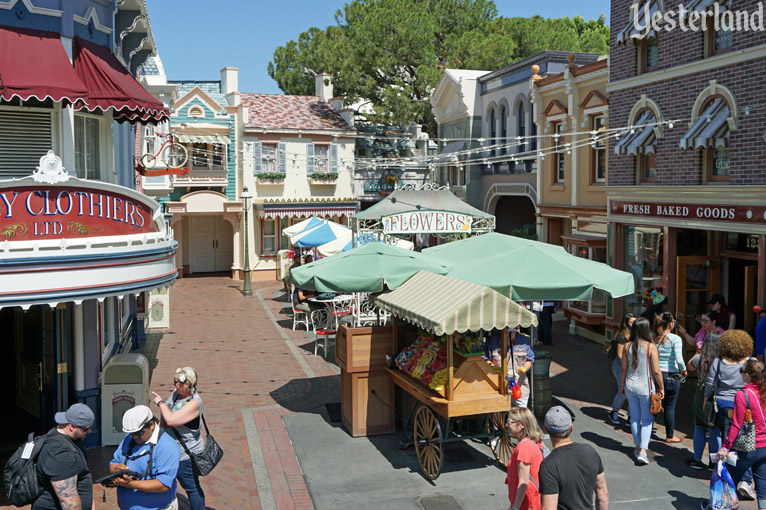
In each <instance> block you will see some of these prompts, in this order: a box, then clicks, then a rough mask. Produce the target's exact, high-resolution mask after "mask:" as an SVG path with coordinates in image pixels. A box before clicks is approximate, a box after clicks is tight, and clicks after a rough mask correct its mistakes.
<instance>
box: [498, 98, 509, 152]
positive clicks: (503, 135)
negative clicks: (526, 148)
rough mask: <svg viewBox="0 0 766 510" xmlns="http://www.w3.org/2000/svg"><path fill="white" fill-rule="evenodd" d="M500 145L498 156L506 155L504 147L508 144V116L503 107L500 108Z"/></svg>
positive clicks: (506, 149)
mask: <svg viewBox="0 0 766 510" xmlns="http://www.w3.org/2000/svg"><path fill="white" fill-rule="evenodd" d="M500 143H502V144H503V146H502V147H501V149H500V154H506V153H507V152H508V148H507V147H506V144H507V143H508V115H507V113H506V111H505V105H503V106H501V107H500Z"/></svg>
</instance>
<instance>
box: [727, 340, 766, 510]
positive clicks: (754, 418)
mask: <svg viewBox="0 0 766 510" xmlns="http://www.w3.org/2000/svg"><path fill="white" fill-rule="evenodd" d="M735 331H736V330H735ZM741 372H742V378H743V379H744V381H745V383H746V384H745V387H744V388H743V389H742V390H740V391H738V392H737V395H736V397H734V416H733V418H732V423H731V427H729V433H728V435H727V437H726V438H725V439H724V441H723V446H722V447H721V449H720V450H718V457H719V459H725V458H726V456H727V455H728V453H729V450H736V451H737V452H738V455H739V457H738V459H737V465H736V466H731V467H730V468H729V471H730V472H731V477H732V479H733V480H734V483H735V484H739V483H740V481H741V480H742V477H743V475H744V474H745V471H747V470H749V468H752V471H753V475H754V479H755V492H756V494H757V499H758V508H759V510H766V416H764V407H766V379H764V374H763V363H761V362H760V361H758V360H757V359H755V358H750V359H748V360H747V361H746V362H745V364H744V366H743V367H742V369H741ZM748 415H749V416H748Z"/></svg>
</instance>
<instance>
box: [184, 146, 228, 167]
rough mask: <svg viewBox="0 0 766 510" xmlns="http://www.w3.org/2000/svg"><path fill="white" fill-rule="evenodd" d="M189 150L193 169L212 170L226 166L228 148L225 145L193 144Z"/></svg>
mask: <svg viewBox="0 0 766 510" xmlns="http://www.w3.org/2000/svg"><path fill="white" fill-rule="evenodd" d="M187 150H188V151H189V152H190V153H191V162H192V168H195V169H207V170H211V169H214V168H217V169H221V168H224V167H225V166H226V150H227V146H226V145H224V144H212V143H193V144H191V148H189V147H188V146H187Z"/></svg>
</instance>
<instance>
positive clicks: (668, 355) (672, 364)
mask: <svg viewBox="0 0 766 510" xmlns="http://www.w3.org/2000/svg"><path fill="white" fill-rule="evenodd" d="M657 352H658V353H659V360H660V372H670V373H673V372H683V371H684V370H686V363H684V356H683V342H682V341H681V337H680V336H678V335H674V334H673V333H668V334H667V335H666V338H665V343H664V344H662V345H658V346H657Z"/></svg>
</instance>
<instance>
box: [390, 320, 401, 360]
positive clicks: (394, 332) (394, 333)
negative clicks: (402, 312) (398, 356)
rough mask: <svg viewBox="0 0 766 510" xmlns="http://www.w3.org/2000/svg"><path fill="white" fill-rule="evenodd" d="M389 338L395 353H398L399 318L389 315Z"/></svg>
mask: <svg viewBox="0 0 766 510" xmlns="http://www.w3.org/2000/svg"><path fill="white" fill-rule="evenodd" d="M391 337H392V339H393V342H394V347H395V348H396V352H400V351H401V349H400V348H399V318H398V317H397V316H396V315H391Z"/></svg>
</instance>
